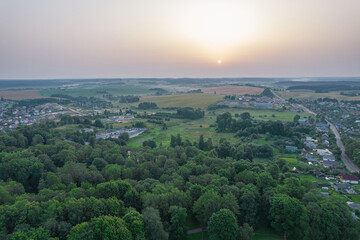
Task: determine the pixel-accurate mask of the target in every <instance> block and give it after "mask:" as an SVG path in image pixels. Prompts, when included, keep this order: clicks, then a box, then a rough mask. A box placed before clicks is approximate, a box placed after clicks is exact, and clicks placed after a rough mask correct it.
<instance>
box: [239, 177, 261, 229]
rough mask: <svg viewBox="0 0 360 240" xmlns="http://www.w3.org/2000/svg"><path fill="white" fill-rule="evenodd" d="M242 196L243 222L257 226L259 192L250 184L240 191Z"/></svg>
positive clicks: (241, 211) (241, 212) (241, 210)
mask: <svg viewBox="0 0 360 240" xmlns="http://www.w3.org/2000/svg"><path fill="white" fill-rule="evenodd" d="M240 195H241V197H240V215H241V220H242V221H243V222H245V223H248V224H250V225H251V226H255V225H256V224H257V223H258V221H259V214H258V211H259V201H260V194H259V191H258V190H257V188H256V187H255V186H254V185H253V184H248V185H246V186H245V187H243V188H242V189H241V190H240Z"/></svg>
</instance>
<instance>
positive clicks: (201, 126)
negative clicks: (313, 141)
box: [127, 94, 306, 158]
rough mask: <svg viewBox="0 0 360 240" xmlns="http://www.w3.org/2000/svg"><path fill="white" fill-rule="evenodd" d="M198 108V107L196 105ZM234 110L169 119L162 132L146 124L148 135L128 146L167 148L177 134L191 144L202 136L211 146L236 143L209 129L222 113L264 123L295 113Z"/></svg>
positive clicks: (290, 117)
mask: <svg viewBox="0 0 360 240" xmlns="http://www.w3.org/2000/svg"><path fill="white" fill-rule="evenodd" d="M189 95H190V94H189ZM191 95H192V97H193V98H195V99H196V98H197V97H199V96H201V97H203V96H202V95H201V94H191ZM193 95H195V96H193ZM197 95H198V96H197ZM183 96H186V95H179V97H183ZM166 97H167V96H166ZM169 97H174V96H169ZM151 98H152V97H151ZM151 98H148V99H151ZM153 98H155V99H157V98H160V97H153ZM164 98H165V96H164ZM165 99H166V98H165ZM169 101H170V102H171V98H170V99H169ZM184 101H185V100H184ZM154 102H156V101H154ZM198 107H200V105H198ZM234 110H238V109H232V108H227V109H218V110H216V111H206V112H205V117H204V118H202V119H198V120H188V119H171V121H168V122H166V124H167V126H168V129H167V130H162V129H161V126H160V125H156V124H149V123H146V124H147V125H148V128H149V129H150V133H145V134H142V135H140V136H138V137H135V138H133V139H131V140H130V142H129V146H132V147H138V146H141V145H142V142H143V141H145V140H149V139H154V140H155V141H156V143H157V144H158V145H159V144H160V143H162V144H163V145H164V146H168V145H170V138H171V135H174V136H176V135H177V134H180V135H181V136H182V138H183V139H184V140H185V139H189V140H190V141H191V142H193V141H198V140H199V137H200V135H204V138H205V141H206V140H207V139H208V138H211V139H212V142H213V144H215V143H217V142H218V141H219V140H220V139H221V138H226V139H227V140H228V141H230V142H237V141H238V138H235V137H234V135H235V134H234V133H217V132H216V127H210V125H214V124H215V121H216V117H217V116H218V115H219V114H221V113H224V112H230V113H231V114H232V115H233V116H234V114H235V113H242V112H250V114H251V116H254V118H255V119H263V120H264V121H268V120H274V121H275V120H280V121H292V120H293V118H294V116H295V115H296V113H291V112H277V111H275V110H262V109H252V110H250V109H246V110H239V111H234ZM272 114H274V115H275V117H271V115H272ZM264 115H267V116H268V117H266V118H265V117H263V118H260V117H259V116H264ZM301 115H302V117H303V116H306V114H301ZM135 121H145V122H146V120H145V119H144V120H139V119H137V120H135ZM127 125H129V124H127ZM255 143H256V144H259V145H264V144H269V142H268V141H266V140H265V139H264V138H261V139H258V140H257V141H256V142H255ZM283 157H288V158H293V157H294V156H293V155H285V156H283Z"/></svg>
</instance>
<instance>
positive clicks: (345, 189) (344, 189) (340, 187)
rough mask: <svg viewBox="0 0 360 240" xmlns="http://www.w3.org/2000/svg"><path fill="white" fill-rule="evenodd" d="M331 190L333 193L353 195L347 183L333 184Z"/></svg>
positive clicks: (353, 192) (353, 191)
mask: <svg viewBox="0 0 360 240" xmlns="http://www.w3.org/2000/svg"><path fill="white" fill-rule="evenodd" d="M333 188H334V190H335V191H337V192H340V193H349V194H355V193H356V192H355V190H354V189H352V187H351V185H350V184H348V183H334V184H333Z"/></svg>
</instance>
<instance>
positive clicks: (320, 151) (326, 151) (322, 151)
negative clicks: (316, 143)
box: [317, 149, 333, 156]
mask: <svg viewBox="0 0 360 240" xmlns="http://www.w3.org/2000/svg"><path fill="white" fill-rule="evenodd" d="M317 153H318V154H319V155H320V156H327V155H333V153H332V152H330V150H329V149H318V150H317Z"/></svg>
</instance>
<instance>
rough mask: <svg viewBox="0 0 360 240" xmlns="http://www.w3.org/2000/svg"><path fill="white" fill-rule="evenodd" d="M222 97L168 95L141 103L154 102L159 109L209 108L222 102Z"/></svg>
mask: <svg viewBox="0 0 360 240" xmlns="http://www.w3.org/2000/svg"><path fill="white" fill-rule="evenodd" d="M221 99H222V96H217V95H206V94H182V95H166V96H154V97H143V98H141V99H140V102H154V103H156V104H157V105H158V107H159V108H166V107H193V108H207V107H208V106H209V105H211V104H214V103H216V102H217V101H220V100H221Z"/></svg>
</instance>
